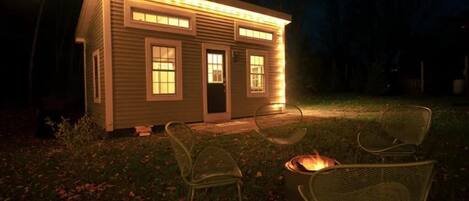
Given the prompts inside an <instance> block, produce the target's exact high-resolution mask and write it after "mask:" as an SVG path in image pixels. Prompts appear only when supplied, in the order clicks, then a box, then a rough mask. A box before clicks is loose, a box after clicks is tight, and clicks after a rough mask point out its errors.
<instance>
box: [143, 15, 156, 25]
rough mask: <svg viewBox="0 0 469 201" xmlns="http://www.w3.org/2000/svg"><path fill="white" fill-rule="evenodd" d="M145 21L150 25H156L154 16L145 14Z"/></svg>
mask: <svg viewBox="0 0 469 201" xmlns="http://www.w3.org/2000/svg"><path fill="white" fill-rule="evenodd" d="M145 21H147V22H151V23H156V15H151V14H146V15H145Z"/></svg>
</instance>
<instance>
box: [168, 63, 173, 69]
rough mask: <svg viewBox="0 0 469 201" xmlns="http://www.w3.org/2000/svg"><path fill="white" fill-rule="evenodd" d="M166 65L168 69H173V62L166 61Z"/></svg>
mask: <svg viewBox="0 0 469 201" xmlns="http://www.w3.org/2000/svg"><path fill="white" fill-rule="evenodd" d="M166 65H167V66H166V67H167V69H168V70H174V63H167V64H166Z"/></svg>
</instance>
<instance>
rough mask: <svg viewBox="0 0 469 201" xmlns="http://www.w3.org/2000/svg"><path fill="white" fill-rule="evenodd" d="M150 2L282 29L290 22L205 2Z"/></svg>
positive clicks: (179, 0)
mask: <svg viewBox="0 0 469 201" xmlns="http://www.w3.org/2000/svg"><path fill="white" fill-rule="evenodd" d="M150 1H154V2H159V3H165V4H169V5H176V6H179V7H184V8H190V9H196V10H200V11H206V12H210V13H215V14H220V15H225V16H229V17H235V18H240V19H243V20H248V21H253V22H259V23H263V24H269V25H274V26H278V27H283V26H285V25H287V24H289V23H290V21H288V20H284V19H280V18H277V17H272V16H269V15H264V14H261V13H256V12H253V11H249V10H245V9H242V8H236V7H232V6H228V5H223V4H220V3H215V2H211V1H206V0H150Z"/></svg>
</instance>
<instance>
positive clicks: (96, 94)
mask: <svg viewBox="0 0 469 201" xmlns="http://www.w3.org/2000/svg"><path fill="white" fill-rule="evenodd" d="M92 62H93V98H94V102H95V103H101V78H100V75H101V73H100V72H101V70H100V63H99V62H100V58H99V49H98V50H95V51H94V52H93V61H92Z"/></svg>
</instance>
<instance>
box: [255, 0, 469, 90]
mask: <svg viewBox="0 0 469 201" xmlns="http://www.w3.org/2000/svg"><path fill="white" fill-rule="evenodd" d="M251 2H257V3H259V4H261V5H266V6H268V5H277V7H276V9H279V10H283V11H285V12H288V13H291V14H293V22H292V24H291V25H289V27H288V31H287V73H288V75H287V82H288V84H287V86H288V89H289V92H288V93H289V94H290V95H295V94H296V95H298V94H311V93H320V92H358V93H368V94H403V93H412V92H413V91H415V90H417V89H415V86H414V88H412V86H411V83H412V81H418V80H419V79H420V62H421V61H423V62H424V67H425V73H424V74H425V91H426V93H429V94H449V93H450V92H451V87H452V80H453V79H458V78H460V77H461V76H463V75H462V72H463V70H464V55H467V53H468V49H469V42H468V37H469V35H468V31H467V30H468V28H467V26H468V24H469V12H468V8H469V7H468V6H469V2H468V1H464V0H451V1H448V0H304V1H287V0H261V1H255V0H253V1H251ZM271 7H272V6H271ZM417 86H418V84H417ZM295 92H296V93H295Z"/></svg>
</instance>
